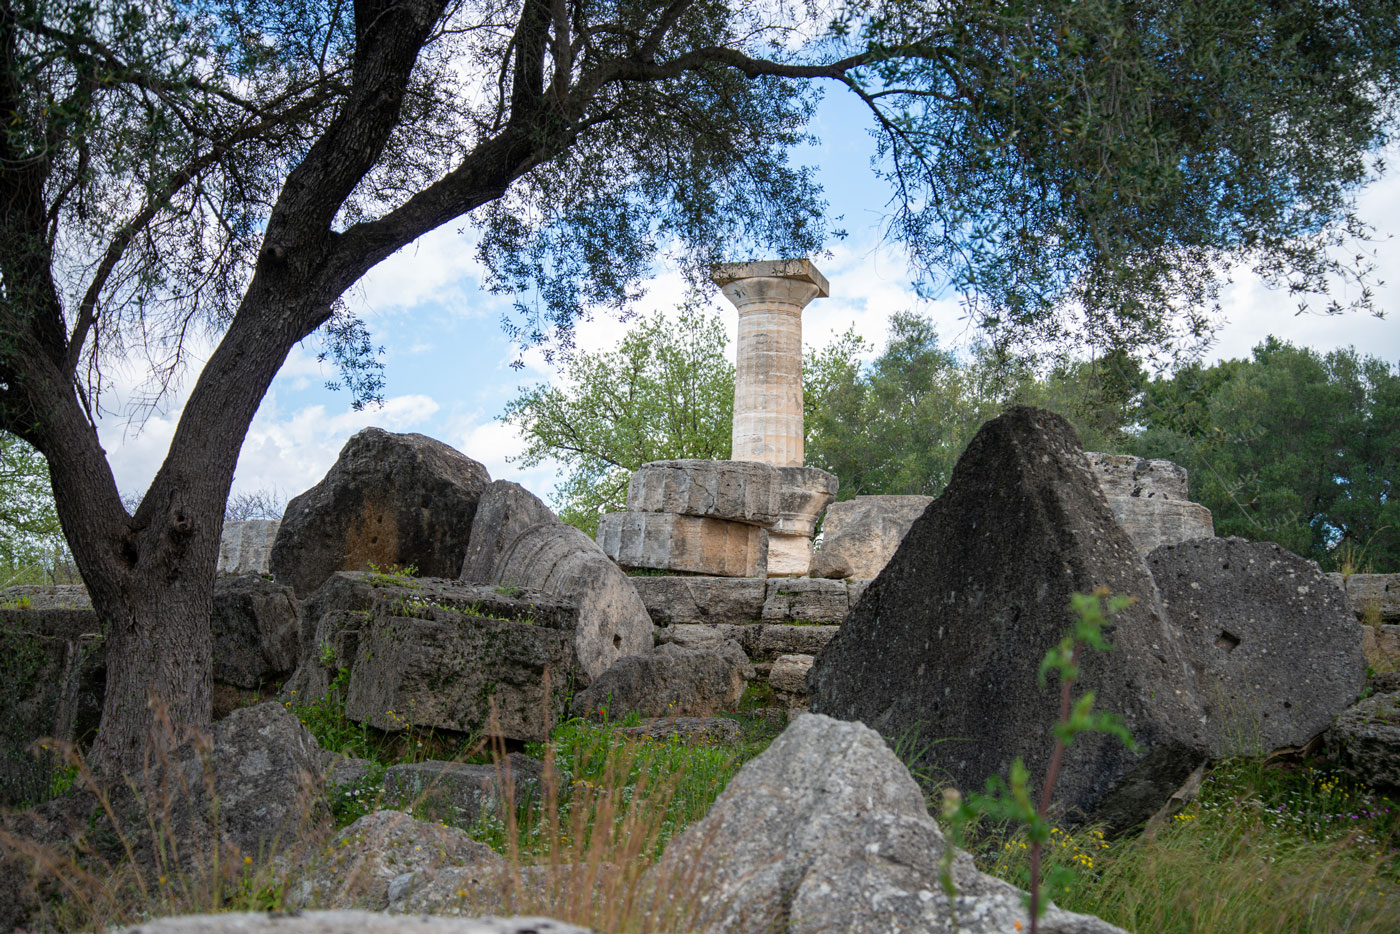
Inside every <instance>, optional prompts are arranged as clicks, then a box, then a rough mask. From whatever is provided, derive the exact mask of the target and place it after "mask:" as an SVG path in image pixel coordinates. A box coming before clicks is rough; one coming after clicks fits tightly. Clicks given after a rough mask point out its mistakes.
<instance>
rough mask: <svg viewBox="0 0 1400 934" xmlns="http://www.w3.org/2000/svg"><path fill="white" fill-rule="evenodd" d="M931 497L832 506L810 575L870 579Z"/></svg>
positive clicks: (865, 498) (869, 498)
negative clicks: (836, 570) (841, 571)
mask: <svg viewBox="0 0 1400 934" xmlns="http://www.w3.org/2000/svg"><path fill="white" fill-rule="evenodd" d="M931 502H933V497H931V496H857V497H856V498H855V499H850V500H847V501H846V502H844V503H832V504H831V506H830V507H828V508H827V510H826V519H824V520H823V521H822V550H821V551H819V552H817V555H816V558H815V559H814V561H813V575H814V576H818V577H833V576H837V575H835V574H834V573H833V572H832V569H833V568H836V567H838V566H839V567H840V568H841V569H842V570H845V571H846V573H845V574H841V575H839V576H841V577H859V578H867V579H868V578H874V577H878V576H879V575H880V572H881V571H882V570H884V567H885V565H886V564H887V563H888V562H889V560H890V558H891V557H892V556H893V555H894V553H895V551H896V550H897V549H898V548H899V543H900V542H902V541H904V536H905V534H906V533H907V532H908V531H909V527H910V526H911V525H913V524H914V520H915V519H917V518H919V516H921V515H923V513H924V510H925V509H926V508H928V504H929V503H931Z"/></svg>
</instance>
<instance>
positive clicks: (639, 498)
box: [598, 259, 837, 577]
mask: <svg viewBox="0 0 1400 934" xmlns="http://www.w3.org/2000/svg"><path fill="white" fill-rule="evenodd" d="M712 278H713V279H714V281H715V283H716V284H717V285H719V286H720V287H721V288H722V289H723V290H724V294H725V297H726V298H728V299H729V300H730V301H731V302H733V303H734V306H735V308H737V309H738V310H739V340H738V363H737V367H736V372H735V383H734V428H733V444H732V455H731V456H732V457H733V460H729V461H699V460H678V461H658V462H656V463H652V464H645V465H643V466H642V468H641V469H640V470H638V471H637V472H636V474H634V475H633V477H632V480H631V482H630V483H629V484H628V488H627V511H626V512H622V513H612V514H609V515H606V516H603V517H602V520H601V521H600V522H599V524H598V543H599V544H600V545H602V546H603V550H604V551H605V552H607V554H608V556H609V557H610V558H612V559H613V560H615V561H616V562H617V563H618V564H620V565H622V566H623V567H628V568H653V569H657V570H667V571H678V572H682V573H689V574H711V575H717V576H720V577H782V576H788V575H796V576H806V575H807V573H808V571H810V570H811V566H812V535H813V533H814V532H815V531H816V523H817V519H818V518H819V517H820V516H821V513H822V511H823V510H824V509H825V508H826V506H827V504H828V503H830V502H831V501H832V500H833V499H834V498H835V497H836V488H837V480H836V477H835V476H833V475H832V474H830V473H827V472H826V471H824V470H818V469H816V468H815V467H805V466H803V462H802V461H803V453H804V452H803V430H802V309H803V308H805V307H806V306H807V303H808V302H810V301H812V300H813V299H814V298H818V297H821V296H825V295H828V294H830V290H829V287H828V285H827V281H826V278H825V277H824V276H823V275H822V274H821V273H820V272H818V271H817V269H816V267H815V266H813V265H812V263H811V261H810V260H805V259H801V260H770V261H766V262H759V263H726V264H723V265H720V266H717V267H715V269H714V271H713V274H712Z"/></svg>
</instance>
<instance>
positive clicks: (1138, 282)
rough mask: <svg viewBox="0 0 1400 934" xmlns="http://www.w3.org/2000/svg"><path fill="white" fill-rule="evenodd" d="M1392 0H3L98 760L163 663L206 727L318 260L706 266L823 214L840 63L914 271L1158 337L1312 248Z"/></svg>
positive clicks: (561, 337)
mask: <svg viewBox="0 0 1400 934" xmlns="http://www.w3.org/2000/svg"><path fill="white" fill-rule="evenodd" d="M1396 2H1397V0H1382V2H1374V0H1373V2H1366V3H1348V2H1316V0H1307V2H1303V0H1280V2H1276V3H1255V2H1246V0H1209V2H1207V0H1184V2H1173V3H1160V4H1143V3H1127V2H1122V0H1090V2H1081V0H1073V2H1071V0H1054V2H1041V3H1036V4H1032V5H1018V4H1012V5H1007V4H1005V3H1001V2H997V3H990V2H987V0H951V2H939V3H928V2H927V0H850V2H847V3H845V4H843V5H842V6H841V7H840V8H839V9H838V10H837V16H836V19H835V28H834V30H829V29H828V27H830V26H831V24H832V19H831V16H830V10H829V8H827V7H826V6H825V5H822V4H810V5H808V4H805V3H792V4H789V3H786V2H783V3H777V4H744V3H726V2H723V0H718V2H707V3H699V2H695V0H672V2H667V3H664V4H648V3H634V2H629V0H603V2H595V0H590V2H584V0H356V2H352V3H341V2H334V3H331V2H325V0H267V2H259V3H234V2H232V0H210V2H204V3H183V2H177V0H121V2H116V0H92V2H87V0H85V2H76V0H0V429H3V430H7V431H10V432H12V433H13V434H15V435H18V436H19V437H21V438H23V439H24V440H25V441H26V442H28V443H29V444H31V445H32V446H33V447H34V448H35V449H37V450H38V451H39V452H40V453H42V454H43V455H44V457H45V458H46V459H47V461H48V465H49V470H50V472H51V476H52V481H53V488H54V495H55V501H56V505H57V510H58V515H59V519H60V521H61V523H62V525H63V529H64V533H65V536H66V538H67V540H68V542H69V544H70V545H71V547H72V550H73V557H74V560H75V562H76V564H77V566H78V568H79V570H80V571H81V573H82V575H83V578H84V580H85V581H86V583H87V585H88V589H89V592H90V594H91V595H92V599H93V604H94V607H95V608H96V610H97V612H98V614H99V616H100V617H101V618H102V619H103V620H104V622H105V624H106V626H107V632H108V670H107V695H106V698H105V701H104V709H103V717H102V725H101V728H100V729H99V732H98V735H97V739H96V742H95V744H94V747H93V750H92V757H93V759H94V761H95V762H96V763H97V764H98V765H99V766H100V767H101V768H103V769H106V770H109V771H110V770H113V769H117V770H120V769H123V768H126V769H132V770H135V769H137V768H139V767H140V764H141V761H142V758H143V755H144V753H145V747H146V746H147V744H148V742H149V741H150V738H151V737H152V736H154V735H157V731H156V730H154V729H153V726H154V722H153V719H152V718H153V717H154V713H153V708H152V706H151V704H150V695H151V694H152V693H154V694H155V695H158V696H159V697H160V698H161V699H162V700H163V701H164V702H165V703H167V704H169V705H170V708H169V709H170V714H171V716H172V717H173V718H174V720H175V721H176V722H178V723H180V724H182V725H186V726H190V727H194V728H200V729H202V728H206V727H207V726H208V725H209V722H210V710H211V704H210V675H209V672H210V658H211V652H212V638H211V636H210V633H209V627H208V625H207V620H208V618H209V613H210V609H211V606H212V593H213V578H214V570H215V566H216V561H217V556H218V541H219V534H220V530H221V527H222V520H223V512H224V506H225V501H226V499H227V497H228V493H229V488H230V485H231V482H232V477H233V472H234V466H235V464H236V462H237V458H238V452H239V449H240V447H241V445H242V443H243V439H244V437H245V436H246V433H247V430H248V426H249V424H250V422H251V421H252V419H253V417H254V415H255V414H256V412H257V409H258V405H259V402H260V401H261V399H262V397H263V395H264V394H265V393H266V391H267V389H268V386H269V385H270V383H271V381H272V379H273V377H274V376H275V375H276V373H277V371H278V369H279V368H280V367H281V365H282V363H283V361H284V360H285V359H286V357H287V354H288V353H289V352H290V350H291V348H292V347H294V346H296V344H297V343H298V342H300V341H302V340H304V339H305V338H307V337H309V336H310V335H312V334H314V333H317V332H320V333H321V334H322V335H323V337H324V339H325V352H326V354H327V355H328V356H329V357H330V358H332V359H334V360H335V361H336V362H338V363H339V364H340V365H341V366H342V372H343V373H344V380H343V382H344V384H345V385H347V386H348V387H349V388H350V389H351V390H352V392H353V394H354V398H355V400H356V401H357V402H358V401H362V400H364V399H366V398H369V399H372V398H374V397H375V396H377V395H378V394H379V391H380V388H381V386H382V381H381V379H380V375H379V370H378V368H377V367H376V361H375V359H374V354H373V346H374V345H373V342H372V341H371V340H370V336H369V335H368V333H367V331H366V329H365V327H364V325H363V324H362V323H361V322H358V321H356V320H354V319H353V317H351V316H349V315H347V314H346V313H345V311H344V307H343V305H342V304H341V296H342V295H344V293H345V292H346V290H347V289H349V288H350V287H351V286H352V285H353V284H354V283H355V282H357V281H358V280H359V279H360V278H361V277H362V276H363V275H364V274H365V273H366V272H367V271H368V270H370V269H371V268H373V267H374V266H375V265H376V264H377V263H379V262H381V261H382V260H383V259H385V258H386V257H388V256H390V255H392V254H393V253H394V252H396V251H397V250H399V249H401V248H403V247H404V246H406V245H408V244H410V243H412V242H413V241H414V240H415V239H416V238H418V237H420V236H422V235H423V234H425V233H427V232H429V231H431V230H434V229H436V228H439V227H441V226H443V225H445V224H448V223H453V222H457V221H459V220H460V221H465V222H467V223H469V224H470V226H472V227H473V228H474V229H476V230H477V232H478V243H479V247H480V255H481V258H482V260H483V263H484V265H485V268H486V270H487V277H488V285H489V287H491V288H494V289H497V290H500V291H503V292H508V293H512V294H515V295H517V296H519V302H518V306H517V307H518V313H517V314H516V315H515V316H514V317H513V318H512V320H511V327H512V329H513V333H514V334H516V336H518V337H519V338H520V339H521V341H522V342H524V343H533V342H539V341H548V340H554V341H562V342H564V343H565V346H567V339H566V337H567V333H568V331H569V328H570V326H571V325H572V323H573V321H574V320H575V319H576V317H577V316H578V315H579V314H580V313H581V312H582V311H583V310H584V309H585V308H588V307H609V306H612V307H626V306H628V305H629V304H630V303H631V302H632V301H634V300H635V298H636V297H637V294H638V283H639V282H640V281H641V280H642V279H644V278H645V277H646V276H648V275H650V274H651V272H652V269H653V263H654V262H655V261H656V260H657V259H658V258H660V257H661V256H662V255H663V253H669V254H671V255H677V256H682V257H684V258H685V261H686V265H687V267H688V269H689V271H690V273H691V274H693V275H698V274H699V273H700V272H701V271H702V270H703V269H704V268H705V266H706V265H707V264H709V263H710V262H712V261H715V260H720V259H742V258H752V257H756V256H764V255H769V256H771V255H774V254H777V255H792V254H803V253H808V252H811V251H814V250H817V249H819V248H820V246H821V244H822V242H823V241H824V238H825V235H826V232H827V231H826V226H825V223H824V218H823V210H822V209H823V205H822V202H821V198H820V193H819V191H818V190H817V189H816V186H815V185H814V184H813V181H812V175H811V173H810V172H808V171H807V170H805V169H803V168H800V167H796V166H793V165H791V164H789V162H788V154H789V153H790V152H791V151H792V150H793V148H794V147H795V146H796V145H797V144H799V143H801V142H803V141H805V140H806V139H807V135H806V133H805V127H806V123H807V120H808V119H809V118H810V116H811V114H812V111H813V107H814V104H815V100H816V93H817V86H818V83H820V82H834V83H837V84H840V85H843V86H845V87H846V88H848V89H850V90H851V91H853V92H854V93H857V94H858V95H860V96H861V98H862V99H863V100H864V101H865V102H866V103H867V104H868V106H869V107H870V108H871V110H872V112H873V113H874V114H875V115H876V119H877V121H878V124H879V127H880V132H881V139H882V145H883V146H884V147H885V161H884V163H883V164H884V165H886V166H888V167H889V175H890V179H891V181H892V183H893V185H894V186H895V187H894V191H895V201H894V203H893V210H894V212H895V217H894V224H893V226H892V228H891V229H892V231H893V233H894V235H895V236H896V237H897V238H899V239H902V240H903V241H904V242H905V244H906V245H907V247H908V249H909V251H910V255H911V256H912V257H913V259H914V261H915V265H916V267H917V270H918V271H919V273H920V278H921V279H922V281H923V282H924V284H925V285H926V286H928V287H930V288H934V287H938V286H939V285H940V284H942V283H946V282H948V281H951V282H952V283H953V284H954V286H955V287H956V288H957V289H958V290H960V291H961V292H962V293H964V294H965V295H966V297H967V299H968V301H969V302H970V303H971V304H972V306H973V309H974V311H975V313H977V314H978V315H979V316H980V318H981V319H982V320H983V321H985V322H986V323H988V324H990V325H993V326H996V327H999V328H1003V329H1012V330H1013V331H1014V332H1015V333H1018V334H1024V335H1033V334H1041V333H1056V332H1061V331H1064V330H1066V328H1067V326H1068V325H1067V324H1066V320H1065V317H1064V315H1063V314H1062V313H1061V312H1062V310H1063V309H1066V308H1074V309H1078V310H1079V311H1080V312H1081V313H1082V315H1083V316H1087V318H1088V320H1089V322H1090V324H1091V325H1092V332H1091V333H1092V334H1093V335H1096V336H1097V337H1098V339H1100V340H1102V341H1109V342H1114V341H1116V342H1132V341H1137V340H1148V339H1153V338H1155V337H1156V336H1158V335H1160V334H1162V333H1164V328H1166V327H1167V326H1168V323H1169V322H1172V321H1178V319H1179V318H1180V314H1179V312H1180V311H1181V310H1183V309H1187V310H1189V309H1194V308H1198V307H1202V306H1203V303H1202V302H1199V301H1197V299H1201V298H1208V297H1209V294H1210V289H1211V287H1212V285H1213V284H1214V283H1215V282H1217V281H1218V272H1219V270H1221V269H1223V268H1225V266H1224V264H1225V263H1227V262H1229V261H1234V260H1240V259H1245V260H1251V261H1254V262H1256V264H1258V265H1260V266H1261V267H1262V268H1263V269H1264V271H1265V272H1266V273H1270V274H1273V275H1274V277H1275V278H1277V279H1280V280H1283V281H1286V282H1287V283H1288V284H1290V285H1291V286H1296V287H1298V288H1299V289H1302V290H1304V291H1310V290H1311V291H1316V290H1318V289H1320V288H1322V287H1323V286H1324V285H1325V274H1326V273H1328V272H1330V271H1331V270H1332V268H1333V266H1332V264H1331V261H1330V257H1331V256H1332V254H1331V253H1329V252H1328V248H1329V247H1330V246H1331V245H1332V243H1333V242H1334V241H1335V240H1336V239H1337V238H1338V237H1345V236H1347V235H1349V234H1351V233H1356V232H1359V231H1358V229H1357V228H1358V225H1357V223H1356V220H1355V216H1354V213H1353V211H1352V209H1351V208H1352V202H1351V196H1352V194H1353V192H1354V190H1355V188H1356V186H1357V185H1359V184H1360V183H1361V182H1363V181H1364V180H1365V178H1366V172H1367V168H1368V164H1367V158H1368V154H1369V153H1371V152H1372V151H1373V150H1375V149H1376V147H1377V146H1378V145H1379V144H1380V143H1381V142H1382V141H1383V139H1384V138H1385V135H1386V133H1387V131H1388V130H1390V129H1391V128H1392V126H1393V120H1394V103H1395V96H1396V95H1395V89H1396V81H1397V76H1400V58H1398V57H1397V56H1396V55H1395V49H1396V48H1397V47H1400V38H1398V36H1397V33H1400V16H1397V15H1396V14H1397V10H1396ZM1361 271H1362V272H1364V270H1361ZM1363 298H1364V293H1363ZM1187 317H1188V321H1187V324H1190V323H1191V320H1190V315H1189V314H1188V316H1187ZM1178 323H1179V321H1178ZM201 331H205V332H207V333H211V334H213V335H215V336H216V337H217V338H218V345H217V347H216V348H215V349H214V351H213V353H212V354H211V355H210V356H209V358H208V362H207V363H205V364H204V366H203V368H202V370H201V371H200V372H199V374H198V375H197V377H196V378H195V379H194V381H193V384H192V386H191V388H190V393H189V396H188V401H187V402H186V404H185V407H184V410H183V412H182V414H181V416H180V420H179V423H178V425H177V427H176V428H175V431H174V433H173V436H172V438H171V443H170V447H169V451H168V454H167V457H166V460H165V461H164V462H163V464H162V466H161V467H160V469H159V470H158V471H157V473H156V475H155V478H154V479H153V480H152V482H151V485H150V487H149V489H148V490H147V492H146V494H145V496H144V497H143V498H142V501H141V503H140V505H139V506H138V507H137V508H136V509H135V511H134V512H130V511H128V510H127V509H126V508H125V506H124V505H123V503H122V500H121V496H120V494H119V492H118V491H117V488H116V484H115V482H114V480H113V478H112V472H111V469H110V465H109V464H108V462H107V459H106V455H105V453H104V452H103V450H102V447H101V444H100V443H99V440H98V435H97V431H96V427H95V422H96V416H95V412H96V411H97V410H98V409H99V408H100V407H101V405H102V401H103V388H104V386H103V381H102V378H101V377H102V374H103V373H104V371H105V370H106V369H107V368H108V367H109V366H110V365H112V364H113V363H114V362H115V361H116V360H118V359H121V358H123V357H126V356H132V355H134V356H135V357H136V359H137V360H138V361H140V362H141V363H143V364H144V365H146V366H148V367H149V369H150V373H151V376H152V380H153V382H154V384H155V385H156V387H157V388H160V387H162V386H164V385H166V384H167V383H168V381H169V379H170V378H172V377H173V376H174V375H177V374H178V373H180V372H181V371H182V369H183V366H184V363H185V362H186V361H185V354H184V348H185V343H184V342H185V339H186V337H187V336H189V335H191V334H195V333H199V332H201Z"/></svg>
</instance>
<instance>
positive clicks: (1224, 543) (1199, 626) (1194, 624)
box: [1147, 538, 1366, 758]
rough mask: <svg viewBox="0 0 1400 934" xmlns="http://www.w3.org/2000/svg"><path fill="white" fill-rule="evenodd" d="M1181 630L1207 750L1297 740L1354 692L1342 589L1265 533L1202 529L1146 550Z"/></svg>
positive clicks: (1360, 664) (1358, 672)
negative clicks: (1205, 534) (1221, 533)
mask: <svg viewBox="0 0 1400 934" xmlns="http://www.w3.org/2000/svg"><path fill="white" fill-rule="evenodd" d="M1147 567H1148V570H1149V571H1151V572H1152V576H1153V578H1154V579H1155V580H1156V582H1157V589H1158V591H1159V592H1160V593H1161V596H1162V605H1163V607H1164V608H1165V610H1166V614H1167V620H1168V622H1170V623H1171V625H1172V626H1174V627H1175V628H1176V629H1177V630H1178V631H1179V632H1180V633H1181V634H1182V637H1183V639H1182V645H1183V646H1184V647H1185V649H1186V652H1187V656H1188V658H1189V659H1190V661H1191V666H1192V668H1193V669H1194V670H1195V673H1196V678H1197V688H1196V690H1197V694H1198V696H1199V697H1200V698H1201V700H1202V703H1203V705H1204V707H1205V712H1206V717H1207V720H1206V736H1207V740H1208V742H1209V743H1210V749H1211V754H1212V755H1213V756H1216V757H1219V758H1225V757H1228V756H1241V755H1260V754H1266V753H1268V752H1270V751H1272V750H1274V749H1279V748H1281V747H1284V746H1301V745H1303V744H1304V743H1306V742H1308V740H1310V739H1312V738H1313V737H1315V736H1317V735H1318V734H1319V733H1321V732H1322V731H1323V730H1325V729H1327V726H1328V724H1330V723H1331V722H1332V720H1333V718H1334V717H1336V716H1337V714H1339V713H1341V712H1342V711H1343V710H1345V709H1346V707H1347V705H1348V704H1350V703H1351V702H1352V701H1353V700H1355V699H1356V696H1357V695H1358V694H1359V693H1361V688H1362V685H1363V684H1364V682H1365V680H1366V659H1365V656H1364V655H1363V654H1362V652H1361V632H1360V627H1359V626H1357V625H1356V620H1355V619H1354V618H1353V617H1352V615H1351V613H1350V612H1349V611H1348V610H1347V606H1346V601H1345V599H1344V598H1343V596H1342V592H1341V591H1340V590H1338V589H1337V587H1336V585H1335V584H1333V583H1332V582H1331V581H1330V580H1328V579H1327V577H1326V576H1325V575H1324V574H1323V573H1322V572H1321V571H1320V570H1318V567H1317V565H1316V564H1315V563H1314V562H1312V561H1306V560H1304V559H1302V558H1300V557H1298V556H1297V555H1295V554H1292V553H1291V552H1289V551H1286V550H1285V549H1283V548H1281V547H1279V546H1278V545H1276V544H1274V543H1273V542H1249V541H1245V540H1244V539H1242V538H1203V539H1197V540H1195V541H1189V542H1182V543H1180V544H1176V545H1163V546H1162V547H1160V548H1158V549H1156V550H1154V551H1153V552H1152V553H1151V554H1149V555H1148V556H1147Z"/></svg>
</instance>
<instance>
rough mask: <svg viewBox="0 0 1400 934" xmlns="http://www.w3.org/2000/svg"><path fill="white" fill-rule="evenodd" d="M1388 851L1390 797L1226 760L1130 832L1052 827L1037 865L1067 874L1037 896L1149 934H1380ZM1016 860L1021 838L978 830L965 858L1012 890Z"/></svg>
mask: <svg viewBox="0 0 1400 934" xmlns="http://www.w3.org/2000/svg"><path fill="white" fill-rule="evenodd" d="M1397 847H1400V805H1397V803H1396V802H1395V801H1394V800H1392V799H1390V798H1387V797H1386V796H1384V795H1380V794H1378V793H1376V792H1374V791H1371V790H1369V789H1366V788H1364V787H1361V786H1358V785H1357V784H1355V783H1354V782H1352V781H1351V780H1349V779H1347V778H1345V777H1343V776H1339V775H1336V774H1334V773H1331V772H1328V771H1326V770H1323V769H1319V768H1316V767H1310V766H1292V767H1278V766H1274V765H1269V764H1267V763H1266V762H1265V761H1264V760H1262V759H1237V760H1229V761H1226V762H1222V763H1219V764H1217V765H1216V766H1215V768H1214V770H1213V771H1212V772H1211V773H1210V774H1208V775H1207V776H1206V778H1205V780H1204V781H1203V783H1202V787H1201V794H1200V797H1199V798H1198V799H1197V800H1196V801H1195V802H1193V803H1192V804H1191V805H1189V806H1188V807H1187V808H1185V809H1184V810H1182V811H1181V812H1180V813H1178V814H1176V815H1174V816H1173V817H1171V818H1169V819H1166V820H1165V821H1164V822H1162V823H1161V824H1160V825H1157V826H1150V827H1149V828H1147V830H1146V831H1144V832H1142V833H1140V834H1138V835H1136V836H1132V837H1124V838H1120V839H1117V840H1110V839H1108V838H1106V837H1105V836H1104V835H1103V834H1102V832H1100V831H1099V830H1097V829H1095V828H1092V827H1089V828H1079V829H1075V830H1072V831H1069V830H1064V829H1060V828H1056V829H1055V830H1054V831H1053V833H1052V838H1051V842H1050V845H1049V846H1047V847H1046V849H1045V857H1046V860H1047V865H1048V866H1049V867H1051V868H1056V867H1064V868H1067V869H1069V870H1072V871H1071V872H1068V873H1062V874H1061V877H1060V878H1061V880H1062V881H1061V882H1060V884H1059V885H1058V886H1057V888H1056V890H1055V891H1053V892H1050V893H1048V894H1049V895H1050V896H1051V897H1052V898H1053V899H1054V901H1055V902H1056V903H1057V904H1059V905H1060V907H1062V908H1067V909H1069V910H1071V911H1081V912H1085V913H1088V914H1094V915H1097V916H1099V917H1101V918H1103V919H1104V920H1106V921H1109V922H1111V923H1113V924H1117V925H1119V926H1121V927H1123V928H1126V929H1127V930H1130V931H1152V932H1154V934H1155V932H1162V934H1175V932H1181V934H1187V932H1191V934H1205V932H1210V934H1257V932H1260V931H1278V932H1285V931H1286V932H1290V934H1292V932H1300V934H1301V932H1311V934H1329V932H1338V934H1340V932H1360V934H1382V932H1394V931H1395V930H1396V918H1397V917H1400V848H1397ZM1027 853H1028V849H1027V846H1026V841H1025V840H1024V839H1023V838H1021V837H1011V838H1009V839H1008V838H1006V837H1004V836H998V835H997V834H993V833H988V834H984V835H983V836H982V841H981V845H980V846H979V847H978V848H977V849H976V851H975V853H974V855H975V856H976V858H977V860H978V863H979V865H980V866H981V868H983V870H984V871H987V872H991V873H992V874H994V875H997V876H999V877H1001V878H1003V879H1006V880H1007V881H1009V882H1011V883H1013V884H1015V885H1020V886H1025V885H1026V884H1027V882H1028V879H1029V860H1028V857H1027Z"/></svg>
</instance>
